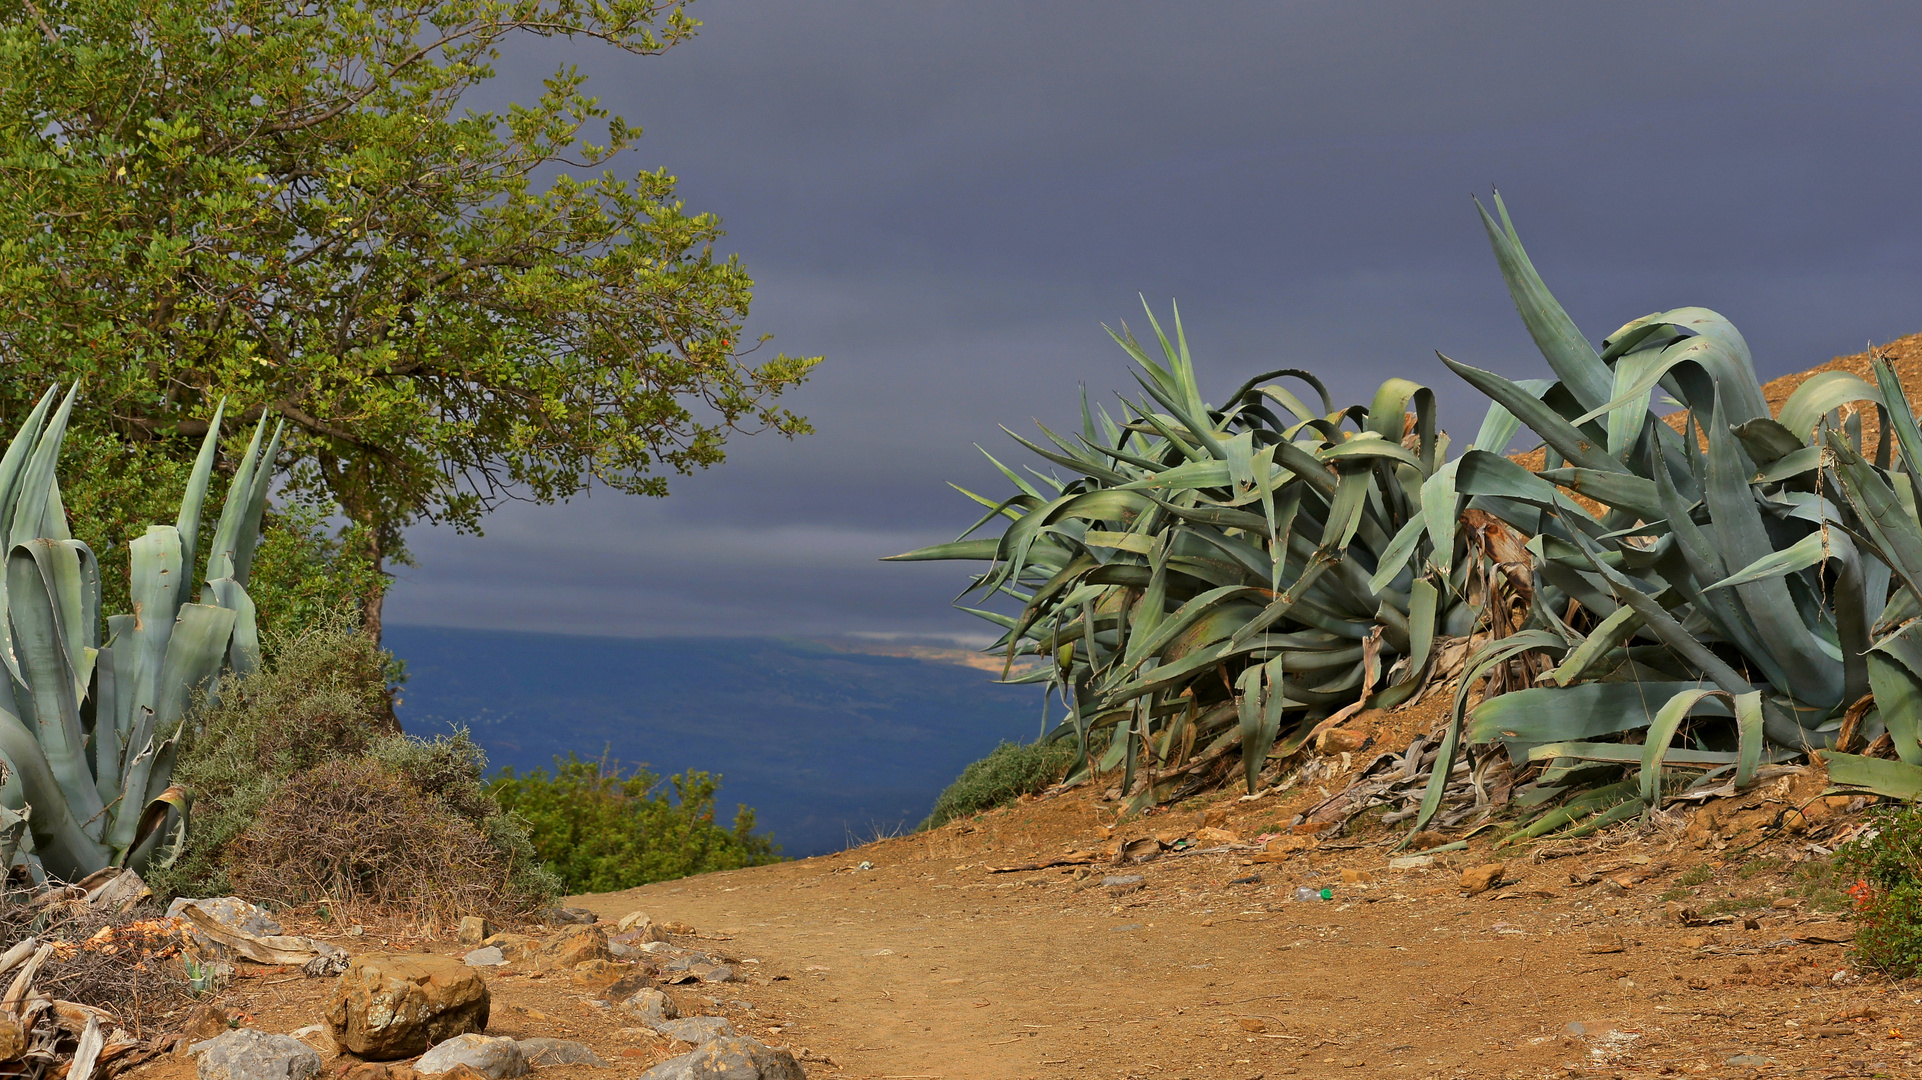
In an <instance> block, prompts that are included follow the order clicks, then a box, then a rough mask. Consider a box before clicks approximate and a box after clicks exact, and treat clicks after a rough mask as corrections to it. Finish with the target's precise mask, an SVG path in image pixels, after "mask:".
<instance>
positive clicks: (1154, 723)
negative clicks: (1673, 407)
mask: <svg viewBox="0 0 1922 1080" xmlns="http://www.w3.org/2000/svg"><path fill="white" fill-rule="evenodd" d="M1149 321H1150V324H1151V325H1152V326H1153V328H1154V331H1155V340H1156V342H1157V344H1158V345H1159V353H1160V355H1159V357H1157V356H1155V355H1152V354H1151V353H1150V352H1149V351H1148V349H1146V348H1144V347H1143V346H1142V344H1141V343H1140V342H1139V341H1138V340H1136V339H1135V337H1134V336H1133V335H1132V334H1129V333H1127V332H1126V331H1125V328H1124V331H1123V332H1122V333H1114V332H1113V331H1110V333H1111V335H1112V336H1113V337H1114V339H1115V340H1116V342H1118V343H1119V344H1120V345H1121V346H1122V348H1123V349H1124V350H1126V351H1127V353H1128V355H1129V356H1130V357H1131V358H1132V359H1133V360H1134V363H1135V366H1136V370H1135V372H1134V374H1135V377H1136V379H1137V380H1138V381H1139V382H1140V384H1141V387H1142V389H1143V391H1144V395H1145V396H1143V397H1142V398H1141V399H1139V400H1137V401H1135V402H1133V403H1128V402H1124V403H1123V406H1122V408H1123V414H1122V418H1121V420H1120V422H1117V421H1115V420H1114V419H1113V418H1112V417H1111V416H1110V414H1109V413H1108V412H1107V410H1106V409H1098V408H1091V407H1090V406H1089V405H1088V403H1087V402H1086V400H1085V397H1084V400H1083V402H1082V409H1081V421H1082V423H1081V431H1080V432H1079V436H1078V437H1077V438H1066V437H1063V436H1061V435H1059V434H1057V433H1055V432H1054V431H1051V430H1049V429H1047V428H1046V427H1045V426H1043V427H1042V435H1043V436H1044V438H1045V442H1046V444H1047V445H1042V444H1041V443H1037V442H1033V441H1030V440H1028V439H1023V438H1021V437H1020V436H1018V435H1015V436H1014V437H1015V438H1016V439H1017V440H1018V441H1019V442H1020V443H1021V444H1022V445H1023V446H1024V447H1026V448H1027V449H1028V450H1030V451H1032V452H1033V453H1035V454H1037V455H1039V456H1040V457H1042V458H1043V459H1045V460H1046V461H1048V462H1050V463H1052V464H1053V465H1054V466H1057V467H1058V468H1059V469H1060V470H1065V472H1053V473H1041V472H1035V471H1031V472H1030V474H1029V475H1027V476H1023V475H1021V474H1020V473H1017V472H1015V471H1014V470H1012V469H1009V468H1007V467H1006V466H1003V465H1001V464H1000V463H999V462H995V465H996V467H997V468H998V469H1000V471H1001V473H1002V475H1004V476H1005V477H1007V479H1008V480H1009V481H1010V482H1011V483H1012V484H1013V485H1014V486H1015V488H1016V489H1017V490H1016V491H1015V493H1013V494H1011V495H1009V496H1008V497H1006V498H1003V499H991V498H987V497H985V496H981V495H976V494H974V493H972V492H965V491H964V494H967V495H968V496H969V497H970V498H973V499H974V500H975V501H977V502H978V503H980V504H982V505H983V506H985V507H987V508H988V509H987V513H986V514H985V516H983V517H982V518H981V520H980V521H978V522H976V524H975V526H974V527H973V528H971V529H969V530H968V531H967V532H966V533H964V534H963V535H962V538H961V539H959V540H957V541H955V542H953V543H950V544H942V545H937V546H935V547H930V548H925V549H922V550H919V551H914V552H910V553H908V554H905V555H899V556H895V558H896V559H898V560H925V559H971V560H981V561H984V562H986V563H988V567H987V569H986V570H985V571H984V572H983V573H981V574H979V575H978V576H976V577H975V578H974V579H973V581H972V583H971V586H970V588H969V590H968V591H967V592H966V593H964V594H963V595H964V596H966V595H969V594H979V595H981V596H983V597H996V596H999V597H1008V598H1012V599H1013V600H1014V601H1015V602H1017V603H1018V605H1019V610H1018V612H1014V613H1002V612H997V611H993V610H987V609H984V608H968V609H966V610H970V611H972V612H973V613H975V614H977V615H980V616H981V617H983V618H985V619H988V620H990V621H992V622H994V623H996V624H997V625H999V626H1000V627H1001V628H1002V631H1003V634H1002V637H1001V640H1000V641H999V642H998V644H997V648H998V649H1000V650H1002V651H1004V652H1005V653H1006V654H1007V655H1008V657H1009V658H1010V659H1011V660H1012V659H1013V658H1015V657H1019V656H1035V657H1041V658H1044V660H1045V663H1043V664H1042V665H1041V666H1040V667H1038V668H1037V669H1035V670H1033V671H1031V672H1029V673H1028V674H1025V675H1023V676H1020V677H1019V679H1018V680H1016V681H1042V682H1046V683H1048V684H1049V685H1050V688H1051V689H1053V690H1058V691H1060V692H1061V694H1062V696H1064V697H1065V698H1066V700H1067V705H1068V710H1067V717H1066V719H1065V720H1063V721H1062V722H1061V723H1060V725H1059V726H1058V727H1056V728H1055V729H1054V731H1053V734H1054V735H1055V736H1056V737H1073V738H1075V739H1076V740H1077V743H1078V745H1079V746H1080V747H1081V748H1082V763H1081V768H1083V769H1088V768H1091V767H1092V768H1097V769H1101V770H1106V769H1111V768H1115V767H1122V768H1124V769H1125V773H1124V778H1123V787H1124V789H1125V790H1128V791H1131V792H1135V794H1136V799H1137V801H1138V802H1148V801H1156V800H1160V799H1164V798H1167V797H1169V796H1170V795H1171V794H1174V793H1176V792H1177V791H1178V790H1179V789H1180V787H1181V782H1182V781H1183V779H1184V778H1187V777H1193V776H1198V775H1200V774H1201V773H1203V772H1205V771H1206V769H1207V767H1208V766H1209V765H1210V764H1211V763H1215V762H1219V761H1221V760H1222V759H1223V758H1225V757H1227V756H1228V755H1230V754H1231V753H1233V752H1234V751H1235V750H1237V749H1238V750H1239V751H1240V754H1241V758H1242V763H1243V775H1244V778H1245V780H1246V783H1247V784H1248V785H1249V786H1250V788H1251V789H1252V788H1253V787H1254V786H1255V784H1256V778H1257V777H1258V775H1259V773H1260V771H1261V768H1262V765H1263V762H1264V761H1265V760H1266V759H1267V758H1268V757H1269V755H1270V753H1271V752H1272V751H1276V750H1280V751H1283V752H1285V751H1288V750H1291V749H1292V748H1293V747H1294V746H1297V745H1299V743H1300V742H1301V740H1302V739H1304V738H1306V737H1307V735H1308V734H1309V732H1310V731H1312V730H1313V727H1314V725H1315V724H1316V723H1317V722H1318V721H1321V720H1323V719H1324V718H1326V717H1329V716H1330V715H1331V714H1334V713H1336V712H1338V711H1339V710H1342V709H1343V708H1344V707H1350V706H1354V705H1356V704H1357V703H1360V702H1363V701H1367V702H1369V703H1371V704H1376V705H1381V706H1390V705H1394V704H1396V703H1399V702H1401V701H1404V700H1406V699H1407V698H1408V697H1409V696H1410V695H1411V694H1412V693H1413V692H1414V691H1415V690H1416V689H1417V687H1418V685H1419V679H1420V676H1421V674H1422V672H1423V669H1424V667H1425V666H1426V664H1427V661H1428V659H1429V656H1430V653H1431V651H1432V645H1433V642H1434V640H1435V637H1436V634H1437V632H1438V630H1441V629H1452V630H1453V631H1454V632H1456V633H1465V632H1466V631H1467V629H1468V627H1469V626H1470V625H1471V624H1472V622H1473V621H1474V618H1475V614H1476V609H1475V608H1474V607H1473V606H1471V605H1469V604H1467V603H1465V602H1464V601H1463V600H1462V599H1461V598H1462V597H1464V596H1468V595H1470V594H1471V593H1472V589H1470V587H1469V582H1468V581H1467V575H1468V570H1467V561H1466V560H1462V559H1459V558H1457V557H1456V550H1457V548H1458V546H1459V545H1458V543H1457V539H1458V538H1457V537H1456V535H1455V530H1454V529H1453V528H1452V519H1451V522H1438V523H1435V524H1434V525H1433V527H1430V526H1427V525H1424V524H1423V523H1422V516H1423V513H1424V506H1425V505H1426V500H1427V499H1428V497H1429V495H1430V494H1432V493H1433V492H1434V491H1436V490H1437V487H1436V484H1435V483H1434V481H1435V479H1436V477H1437V476H1438V471H1439V470H1438V464H1439V462H1440V461H1441V459H1442V457H1443V455H1444V454H1445V451H1446V442H1447V439H1446V436H1445V435H1443V434H1442V433H1441V432H1440V431H1439V430H1438V429H1437V428H1436V425H1435V415H1434V396H1433V394H1432V392H1430V391H1429V390H1428V389H1426V388H1424V387H1421V386H1419V385H1417V384H1415V383H1412V382H1409V381H1407V380H1404V379H1393V380H1390V381H1388V382H1386V383H1384V384H1382V386H1381V388H1380V389H1379V390H1378V391H1377V393H1376V395H1375V397H1374V400H1373V401H1372V402H1371V403H1370V404H1369V405H1367V406H1353V407H1349V408H1345V409H1338V408H1335V407H1334V405H1333V403H1332V401H1331V399H1330V396H1329V394H1328V391H1327V389H1326V388H1325V387H1324V385H1323V384H1322V383H1321V381H1320V380H1318V379H1316V378H1315V377H1314V376H1313V375H1312V374H1309V373H1308V372H1305V371H1299V370H1292V369H1288V370H1278V371H1271V372H1268V373H1266V374H1263V375H1260V376H1258V377H1256V378H1254V379H1251V380H1249V381H1248V382H1247V383H1245V384H1244V385H1243V386H1241V387H1240V388H1239V389H1237V390H1236V391H1235V392H1234V393H1232V394H1230V395H1229V396H1228V399H1227V404H1225V405H1223V406H1220V407H1215V406H1211V405H1209V404H1208V403H1207V402H1206V401H1204V399H1203V398H1202V396H1201V393H1200V390H1199V388H1198V385H1197V381H1196V377H1195V369H1194V365H1193V361H1192V359H1191V357H1190V354H1189V351H1188V346H1187V342H1186V338H1185V335H1184V334H1183V333H1182V330H1181V325H1180V321H1179V316H1178V315H1177V317H1176V320H1175V323H1174V337H1173V339H1172V340H1170V338H1169V337H1168V336H1167V335H1166V334H1165V333H1164V332H1163V330H1162V328H1161V326H1160V324H1159V323H1158V322H1156V321H1155V320H1154V317H1153V314H1152V312H1151V313H1150V314H1149ZM1283 380H1287V382H1286V383H1285V382H1284V381H1283ZM1290 383H1292V384H1294V385H1297V386H1305V387H1306V388H1307V391H1308V392H1309V393H1311V395H1312V397H1313V398H1314V399H1315V401H1316V404H1313V405H1311V404H1310V403H1309V402H1308V401H1306V400H1304V399H1303V398H1302V397H1300V396H1298V395H1297V394H1296V393H1295V392H1294V391H1293V390H1291V389H1289V388H1288V385H1289V384H1290ZM1505 416H1506V413H1505V412H1503V411H1502V410H1500V409H1496V410H1494V411H1493V413H1492V414H1491V420H1490V422H1489V423H1488V424H1486V425H1484V432H1483V435H1484V437H1487V438H1497V439H1498V440H1499V441H1500V442H1503V443H1505V442H1506V441H1507V439H1508V437H1509V434H1511V433H1512V431H1513V422H1512V420H1509V421H1504V420H1503V417H1505ZM1004 430H1005V429H1004ZM1009 434H1010V435H1014V433H1013V432H1009ZM990 460H993V459H992V457H990ZM1445 495H1446V496H1447V497H1446V498H1442V499H1441V500H1440V504H1439V505H1442V506H1444V507H1445V508H1446V509H1447V510H1448V511H1449V512H1452V509H1453V508H1452V502H1453V499H1452V491H1450V492H1445ZM996 521H1004V522H1005V523H1006V527H1005V529H1004V530H1003V531H1002V532H1001V534H1000V535H999V536H998V537H990V538H982V539H969V536H971V535H972V534H973V533H975V532H976V531H977V530H979V529H981V528H983V527H985V526H988V525H990V524H991V523H993V522H996ZM1099 733H1106V734H1107V735H1108V737H1109V740H1108V743H1107V750H1106V756H1105V758H1104V759H1102V760H1099V761H1092V760H1090V759H1089V758H1088V747H1089V745H1090V740H1091V737H1093V736H1095V735H1097V734H1099ZM1095 741H1096V742H1097V743H1098V742H1099V740H1095ZM1138 765H1145V767H1147V768H1149V769H1151V770H1153V775H1152V776H1151V777H1150V778H1149V782H1147V783H1145V784H1140V785H1137V784H1136V769H1137V766H1138Z"/></svg>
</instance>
